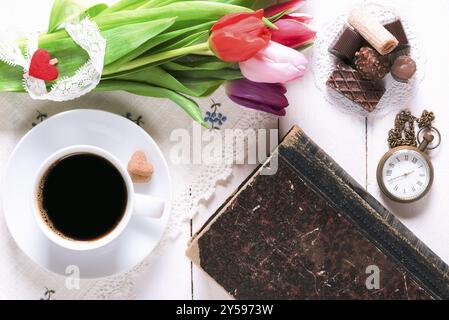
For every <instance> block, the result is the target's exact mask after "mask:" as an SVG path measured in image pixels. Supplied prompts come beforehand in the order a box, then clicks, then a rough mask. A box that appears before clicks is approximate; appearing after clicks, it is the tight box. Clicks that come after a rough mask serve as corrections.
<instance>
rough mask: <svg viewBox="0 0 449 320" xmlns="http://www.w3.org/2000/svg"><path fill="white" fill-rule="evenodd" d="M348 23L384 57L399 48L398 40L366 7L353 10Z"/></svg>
mask: <svg viewBox="0 0 449 320" xmlns="http://www.w3.org/2000/svg"><path fill="white" fill-rule="evenodd" d="M348 23H349V24H350V25H351V26H352V27H353V28H354V29H355V30H357V32H358V33H360V35H361V36H362V37H363V38H365V40H366V41H368V43H369V44H370V45H371V46H372V47H373V48H374V49H376V50H377V52H379V53H380V54H381V55H383V56H384V55H387V54H389V53H391V52H392V51H393V50H395V49H396V47H397V46H398V43H399V41H398V39H396V38H395V37H394V36H393V35H392V34H391V32H389V31H388V30H387V29H385V27H384V26H383V25H381V24H380V23H379V22H378V21H377V19H376V18H375V17H374V16H373V15H372V14H371V13H370V12H369V11H368V10H367V8H366V7H358V8H356V9H353V10H352V11H351V13H350V14H349V18H348Z"/></svg>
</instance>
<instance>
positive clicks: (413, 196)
mask: <svg viewBox="0 0 449 320" xmlns="http://www.w3.org/2000/svg"><path fill="white" fill-rule="evenodd" d="M434 119H435V116H434V114H433V113H432V112H428V111H424V112H423V114H422V116H421V118H416V117H414V116H413V115H412V114H411V113H410V112H409V111H402V112H401V113H399V114H398V115H397V116H396V120H395V127H394V129H392V130H390V132H389V137H388V142H389V145H390V151H388V152H387V153H386V154H385V155H384V156H383V157H382V159H381V160H380V162H379V165H378V167H377V182H378V184H379V187H380V189H381V190H382V192H383V193H384V194H385V195H386V196H387V197H388V198H390V199H391V200H393V201H396V202H400V203H410V202H414V201H418V200H420V199H421V198H423V197H424V196H425V195H426V194H427V193H428V192H429V190H430V188H431V187H432V183H433V177H434V170H433V166H432V162H431V161H430V158H429V156H428V155H427V154H426V151H427V150H433V149H436V148H437V147H438V146H439V145H440V143H441V134H440V133H439V131H438V130H437V129H436V128H434V127H432V121H433V120H434ZM415 122H416V123H417V124H418V127H419V129H420V130H419V132H418V134H417V135H415ZM434 134H436V135H437V138H438V141H437V143H435V144H434V145H433V146H431V144H432V142H433V141H434V140H435V135H434Z"/></svg>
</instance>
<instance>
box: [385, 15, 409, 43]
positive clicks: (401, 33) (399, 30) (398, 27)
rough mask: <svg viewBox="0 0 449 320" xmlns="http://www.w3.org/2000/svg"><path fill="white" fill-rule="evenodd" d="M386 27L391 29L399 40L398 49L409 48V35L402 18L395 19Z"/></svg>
mask: <svg viewBox="0 0 449 320" xmlns="http://www.w3.org/2000/svg"><path fill="white" fill-rule="evenodd" d="M384 27H385V29H387V30H388V31H390V33H391V34H392V35H393V36H394V37H395V38H396V39H398V41H399V44H398V47H397V48H396V50H402V49H406V48H409V47H410V45H409V43H408V39H407V35H406V34H405V30H404V26H403V25H402V22H401V20H400V19H398V20H396V21H393V22H391V23H388V24H386V25H384Z"/></svg>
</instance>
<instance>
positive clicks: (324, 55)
mask: <svg viewBox="0 0 449 320" xmlns="http://www.w3.org/2000/svg"><path fill="white" fill-rule="evenodd" d="M364 6H366V8H367V10H369V11H370V12H371V13H372V14H373V15H374V17H376V18H377V19H378V20H379V22H381V23H383V24H386V23H389V22H392V21H394V20H396V19H398V18H400V19H401V21H402V24H403V26H404V29H405V32H406V34H407V38H408V40H409V43H410V46H411V48H410V56H411V57H412V58H413V60H415V62H416V65H417V72H416V75H415V76H414V77H413V78H412V79H411V80H410V81H409V82H408V83H401V82H397V81H394V80H393V78H392V77H391V75H387V77H385V79H384V81H385V87H386V92H385V94H384V95H383V97H382V99H381V100H380V101H379V104H378V105H377V107H376V109H375V110H374V111H373V112H368V111H366V110H364V109H363V108H362V107H361V106H359V105H358V104H356V103H354V102H352V101H350V100H349V99H347V98H346V97H344V96H343V95H341V94H339V93H338V92H336V91H334V90H332V89H330V88H328V87H327V86H326V81H327V80H328V78H329V76H330V75H331V73H332V71H333V70H334V68H335V61H336V60H335V59H336V58H335V57H334V56H333V55H332V54H330V53H329V51H328V49H329V47H331V45H333V44H334V42H335V41H336V40H337V38H338V37H339V36H340V35H341V33H342V32H343V30H344V27H345V26H346V25H347V20H348V15H349V12H346V13H344V14H341V15H339V16H338V18H337V19H336V20H334V21H332V22H330V23H328V24H326V25H325V26H324V27H322V28H321V29H320V31H319V32H318V34H317V40H316V42H315V48H314V51H313V56H312V70H313V73H314V75H315V84H316V86H317V87H318V88H319V89H320V90H321V91H322V92H323V94H324V95H325V97H326V100H328V102H329V103H330V104H332V105H334V106H336V107H338V108H340V109H341V110H343V111H344V112H350V113H353V114H357V115H360V116H363V117H376V116H384V115H386V114H388V113H389V112H392V111H398V110H399V109H403V108H406V107H407V103H408V102H409V101H410V99H411V98H412V97H413V96H414V94H415V92H416V89H417V86H418V85H419V84H420V83H421V81H422V80H423V79H424V74H425V63H426V61H425V58H424V57H423V55H422V53H421V51H420V42H419V41H418V39H417V37H416V35H415V33H414V32H413V28H412V24H411V23H410V22H409V20H408V18H407V16H406V15H405V14H404V13H399V12H398V11H397V10H396V9H394V8H391V7H389V6H388V5H384V4H380V3H367V4H364Z"/></svg>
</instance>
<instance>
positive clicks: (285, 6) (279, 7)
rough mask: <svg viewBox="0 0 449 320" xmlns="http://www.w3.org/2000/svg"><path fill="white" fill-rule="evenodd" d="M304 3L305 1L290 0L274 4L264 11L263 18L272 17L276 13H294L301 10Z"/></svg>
mask: <svg viewBox="0 0 449 320" xmlns="http://www.w3.org/2000/svg"><path fill="white" fill-rule="evenodd" d="M305 3H306V1H305V0H291V1H287V2H283V3H279V4H275V5H274V6H271V7H268V8H266V9H265V17H272V16H274V15H276V14H278V13H281V12H283V11H287V12H288V13H290V12H294V11H296V10H298V9H299V8H301V7H302V6H303V5H304V4H305Z"/></svg>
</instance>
